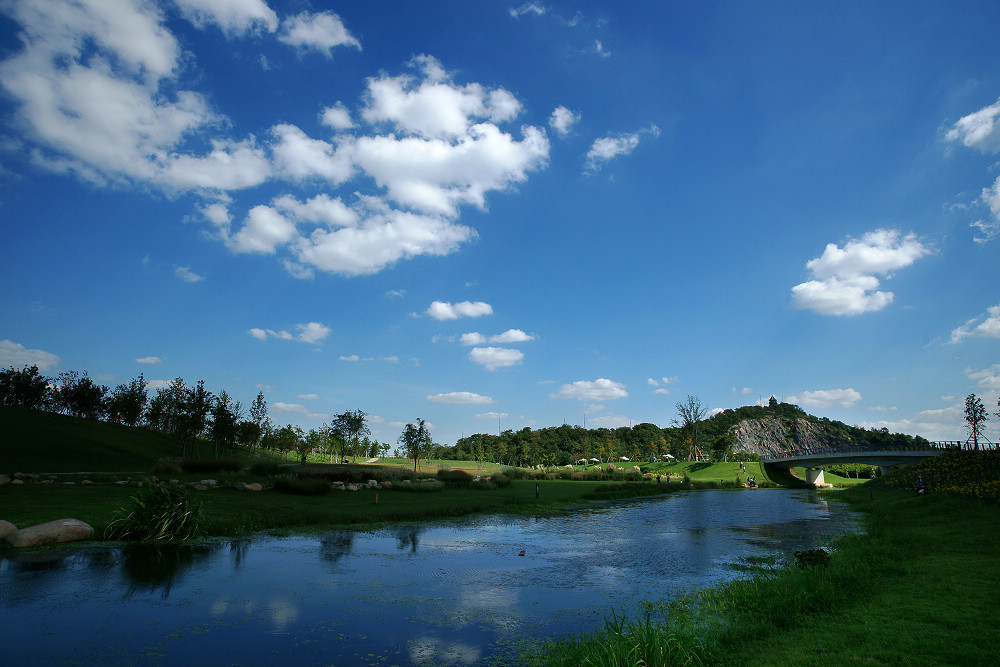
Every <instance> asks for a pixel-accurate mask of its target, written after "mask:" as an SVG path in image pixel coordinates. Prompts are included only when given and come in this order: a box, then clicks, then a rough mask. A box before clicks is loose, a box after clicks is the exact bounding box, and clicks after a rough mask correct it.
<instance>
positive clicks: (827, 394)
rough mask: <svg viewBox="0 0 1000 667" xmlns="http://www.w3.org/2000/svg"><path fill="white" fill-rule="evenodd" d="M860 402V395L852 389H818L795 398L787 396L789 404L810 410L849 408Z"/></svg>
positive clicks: (804, 392)
mask: <svg viewBox="0 0 1000 667" xmlns="http://www.w3.org/2000/svg"><path fill="white" fill-rule="evenodd" d="M860 400H861V394H860V393H858V392H857V391H855V390H854V389H852V388H850V387H848V388H847V389H820V390H818V391H803V392H802V393H800V394H799V395H797V396H789V397H788V402H789V403H796V404H799V405H806V406H809V407H812V408H829V407H832V406H834V405H839V406H840V407H842V408H849V407H851V406H853V405H854V404H855V403H857V402H858V401H860Z"/></svg>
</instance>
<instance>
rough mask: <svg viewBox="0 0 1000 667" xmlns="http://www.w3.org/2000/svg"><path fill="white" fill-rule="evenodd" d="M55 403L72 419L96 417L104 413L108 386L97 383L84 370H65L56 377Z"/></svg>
mask: <svg viewBox="0 0 1000 667" xmlns="http://www.w3.org/2000/svg"><path fill="white" fill-rule="evenodd" d="M56 384H57V386H58V390H57V393H56V397H57V398H56V404H57V405H58V406H59V409H60V410H61V411H63V412H65V413H66V414H68V415H71V416H72V417H73V418H74V419H79V418H81V417H83V418H87V419H98V418H100V417H101V416H103V415H104V413H105V407H106V406H105V400H104V399H105V396H106V395H107V393H108V388H107V387H105V386H104V385H102V384H97V383H96V382H94V381H93V380H91V379H90V378H89V377H87V373H86V372H84V373H83V374H82V375H81V374H80V373H78V372H76V371H65V372H63V373H60V374H59V377H58V378H56Z"/></svg>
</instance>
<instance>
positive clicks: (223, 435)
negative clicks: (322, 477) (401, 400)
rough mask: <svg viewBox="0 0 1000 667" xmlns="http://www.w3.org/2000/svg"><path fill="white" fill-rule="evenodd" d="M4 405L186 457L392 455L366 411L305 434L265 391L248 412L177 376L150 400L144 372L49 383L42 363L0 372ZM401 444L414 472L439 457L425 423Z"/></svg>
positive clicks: (409, 428) (69, 376)
mask: <svg viewBox="0 0 1000 667" xmlns="http://www.w3.org/2000/svg"><path fill="white" fill-rule="evenodd" d="M0 405H7V406H13V407H17V408H22V409H26V410H43V411H47V412H55V413H59V414H65V415H69V416H71V417H73V418H74V419H96V420H101V421H107V422H113V423H119V424H123V425H124V426H127V427H129V428H148V429H150V430H153V431H158V432H161V433H165V434H168V435H170V436H173V438H174V439H175V440H176V442H177V447H178V453H179V454H180V455H181V456H183V457H187V456H197V457H202V456H205V455H206V454H207V453H211V455H213V456H214V457H215V458H219V457H221V456H224V455H226V454H227V453H229V452H231V451H233V450H234V448H235V447H236V446H238V445H239V446H242V447H246V448H249V449H264V450H270V451H274V452H277V453H278V454H279V455H282V456H285V455H287V454H289V453H292V452H294V453H295V454H297V455H299V456H300V457H304V456H306V455H307V454H309V453H314V454H317V455H322V456H324V457H329V460H330V462H334V461H337V462H343V461H347V460H349V459H353V460H354V461H355V462H356V461H357V459H358V458H359V457H366V458H375V457H379V456H385V455H387V454H388V453H389V450H390V449H392V446H391V445H390V444H389V443H386V442H378V441H377V440H374V439H372V438H371V437H370V436H371V430H370V429H369V428H368V424H367V422H366V421H365V418H366V417H367V415H366V414H365V413H364V411H362V410H347V411H345V412H343V413H341V414H339V415H336V416H335V417H334V418H333V419H332V420H331V421H330V422H329V423H328V424H322V425H320V426H319V427H316V428H311V429H309V430H308V431H303V429H302V428H301V427H299V426H294V425H292V424H286V425H285V426H278V425H276V424H275V423H274V422H273V421H272V420H271V418H270V417H269V416H268V412H267V401H266V400H265V399H264V394H263V392H258V393H257V397H256V398H255V399H254V401H253V402H252V403H251V404H250V406H249V408H248V409H244V406H243V405H242V403H240V401H237V400H234V399H233V398H232V397H231V396H230V395H229V394H228V393H227V392H226V391H225V390H222V391H220V392H218V393H212V392H210V391H208V390H207V389H206V388H205V382H204V380H199V381H198V382H196V383H195V384H193V385H188V384H187V383H186V382H185V381H184V380H183V379H182V378H176V379H174V380H173V381H171V382H170V383H169V384H167V386H165V387H158V388H157V389H156V390H155V392H153V394H152V395H150V393H149V388H148V385H147V383H146V379H145V378H144V377H143V375H142V374H141V373H140V374H139V376H138V377H137V378H134V379H132V380H130V381H129V382H125V383H122V384H119V385H118V386H116V387H115V388H113V389H112V388H110V387H108V386H106V385H103V384H99V383H97V382H95V381H94V380H92V379H91V378H90V377H89V376H88V375H87V373H86V372H83V373H79V372H77V371H65V372H63V373H60V374H58V375H56V376H54V377H46V376H45V375H43V374H42V373H41V371H40V370H39V368H38V366H37V365H32V366H25V367H24V368H21V369H16V368H14V367H9V368H4V369H0ZM397 445H398V447H397V449H396V450H395V454H396V455H397V456H406V457H408V458H412V459H413V461H414V469H416V467H417V464H418V461H419V459H420V458H421V457H427V456H429V455H432V454H433V451H434V445H433V443H432V441H431V438H430V434H429V432H428V430H427V426H426V424H425V422H424V420H422V419H418V420H417V421H416V424H412V423H411V424H407V425H406V426H405V427H404V429H403V432H402V433H401V434H400V436H399V439H398V440H397ZM206 448H207V449H208V452H206Z"/></svg>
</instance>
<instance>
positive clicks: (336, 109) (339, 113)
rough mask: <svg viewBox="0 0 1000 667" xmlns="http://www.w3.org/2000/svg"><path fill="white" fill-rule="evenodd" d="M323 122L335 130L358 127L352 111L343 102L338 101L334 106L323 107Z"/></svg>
mask: <svg viewBox="0 0 1000 667" xmlns="http://www.w3.org/2000/svg"><path fill="white" fill-rule="evenodd" d="M322 120H323V124H324V125H326V126H327V127H332V128H333V129H335V130H349V129H351V128H352V127H356V125H355V124H354V121H353V120H351V112H350V111H348V109H347V107H345V106H344V104H343V102H337V103H336V104H334V105H333V106H332V107H327V108H326V109H323V115H322Z"/></svg>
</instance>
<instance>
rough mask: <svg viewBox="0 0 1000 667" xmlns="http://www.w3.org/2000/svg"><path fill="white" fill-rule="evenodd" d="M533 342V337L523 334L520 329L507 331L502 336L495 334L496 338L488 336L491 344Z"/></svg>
mask: <svg viewBox="0 0 1000 667" xmlns="http://www.w3.org/2000/svg"><path fill="white" fill-rule="evenodd" d="M532 340H535V337H534V336H531V335H529V334H526V333H524V332H523V331H521V330H520V329H507V331H504V332H503V333H502V334H497V335H496V336H490V342H491V343H505V344H508V345H509V344H510V343H526V342H528V341H532Z"/></svg>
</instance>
